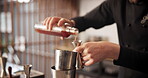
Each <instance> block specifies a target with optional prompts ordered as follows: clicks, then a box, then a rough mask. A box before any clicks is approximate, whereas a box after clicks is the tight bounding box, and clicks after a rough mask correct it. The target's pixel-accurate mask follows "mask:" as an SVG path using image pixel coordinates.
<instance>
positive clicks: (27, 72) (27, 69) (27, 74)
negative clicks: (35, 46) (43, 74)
mask: <svg viewBox="0 0 148 78" xmlns="http://www.w3.org/2000/svg"><path fill="white" fill-rule="evenodd" d="M31 68H32V65H24V72H25V78H30V72H31Z"/></svg>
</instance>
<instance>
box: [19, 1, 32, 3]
mask: <svg viewBox="0 0 148 78" xmlns="http://www.w3.org/2000/svg"><path fill="white" fill-rule="evenodd" d="M18 2H19V3H23V2H25V3H28V2H30V0H18Z"/></svg>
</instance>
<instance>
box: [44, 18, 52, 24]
mask: <svg viewBox="0 0 148 78" xmlns="http://www.w3.org/2000/svg"><path fill="white" fill-rule="evenodd" d="M48 18H51V17H47V18H46V19H45V20H44V21H43V22H42V24H43V25H46V22H47V19H48Z"/></svg>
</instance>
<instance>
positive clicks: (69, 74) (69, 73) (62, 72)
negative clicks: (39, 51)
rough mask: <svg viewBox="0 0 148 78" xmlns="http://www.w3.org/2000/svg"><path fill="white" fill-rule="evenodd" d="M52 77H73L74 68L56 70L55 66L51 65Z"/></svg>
mask: <svg viewBox="0 0 148 78" xmlns="http://www.w3.org/2000/svg"><path fill="white" fill-rule="evenodd" d="M51 71H52V78H75V73H76V70H75V69H72V70H56V69H55V67H54V66H53V67H51Z"/></svg>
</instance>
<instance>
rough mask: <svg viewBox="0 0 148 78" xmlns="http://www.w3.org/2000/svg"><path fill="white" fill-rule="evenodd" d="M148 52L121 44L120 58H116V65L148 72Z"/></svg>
mask: <svg viewBox="0 0 148 78" xmlns="http://www.w3.org/2000/svg"><path fill="white" fill-rule="evenodd" d="M146 60H148V52H139V51H135V50H133V49H129V48H126V47H123V46H121V48H120V55H119V58H118V60H114V64H115V65H120V66H123V67H127V68H131V69H134V70H138V71H141V72H144V73H148V63H147V62H146Z"/></svg>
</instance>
